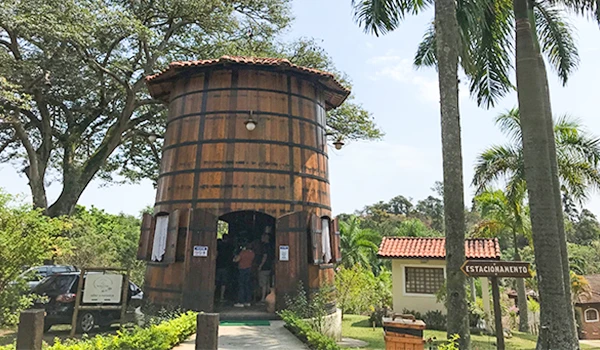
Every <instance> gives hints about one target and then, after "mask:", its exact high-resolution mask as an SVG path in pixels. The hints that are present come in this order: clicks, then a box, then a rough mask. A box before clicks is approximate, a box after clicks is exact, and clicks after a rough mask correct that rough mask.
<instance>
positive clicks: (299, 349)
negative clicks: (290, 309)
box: [173, 321, 308, 350]
mask: <svg viewBox="0 0 600 350" xmlns="http://www.w3.org/2000/svg"><path fill="white" fill-rule="evenodd" d="M195 344H196V335H193V336H192V337H191V338H190V339H188V340H186V341H185V342H183V343H181V344H180V345H178V346H176V347H174V348H173V350H194V346H195ZM237 349H264V350H307V349H308V347H306V346H305V345H304V344H303V343H302V342H301V341H300V340H298V338H296V337H295V336H294V335H293V334H291V333H290V332H289V331H288V330H287V329H285V328H283V321H271V325H270V326H256V327H254V326H253V327H250V326H221V327H219V350H237Z"/></svg>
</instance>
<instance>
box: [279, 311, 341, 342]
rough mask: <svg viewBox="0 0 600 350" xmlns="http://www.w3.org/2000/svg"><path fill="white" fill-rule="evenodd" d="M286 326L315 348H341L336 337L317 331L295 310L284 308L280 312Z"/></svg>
mask: <svg viewBox="0 0 600 350" xmlns="http://www.w3.org/2000/svg"><path fill="white" fill-rule="evenodd" d="M279 316H281V319H282V320H283V321H284V322H285V327H286V328H287V329H288V330H289V331H290V332H292V333H293V334H294V335H295V336H296V337H298V338H299V339H300V340H302V341H303V342H305V343H306V344H308V346H309V347H310V348H311V349H313V350H340V349H341V348H340V346H339V345H337V343H336V342H335V340H334V339H332V338H330V337H328V336H326V335H324V334H321V333H319V332H317V331H315V330H314V329H313V328H312V327H311V326H310V324H308V322H306V321H305V320H303V319H301V318H299V317H298V316H296V315H295V314H294V313H293V312H291V311H287V310H284V311H282V312H280V313H279Z"/></svg>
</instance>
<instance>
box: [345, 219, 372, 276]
mask: <svg viewBox="0 0 600 350" xmlns="http://www.w3.org/2000/svg"><path fill="white" fill-rule="evenodd" d="M360 223H361V222H360V219H359V218H358V217H356V216H354V217H352V218H351V219H350V220H349V221H341V222H340V248H341V251H342V263H341V264H342V265H343V266H345V267H351V266H353V265H355V264H362V265H363V266H369V265H370V262H371V261H372V260H373V259H374V258H375V255H376V254H377V249H378V248H379V243H380V242H381V236H380V235H378V234H377V233H376V232H374V231H372V230H369V229H362V228H361V227H360Z"/></svg>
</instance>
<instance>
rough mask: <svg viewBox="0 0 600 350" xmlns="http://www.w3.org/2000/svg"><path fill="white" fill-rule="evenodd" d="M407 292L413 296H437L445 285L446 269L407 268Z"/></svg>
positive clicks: (405, 271)
mask: <svg viewBox="0 0 600 350" xmlns="http://www.w3.org/2000/svg"><path fill="white" fill-rule="evenodd" d="M404 277H405V290H406V293H411V294H435V293H437V292H438V290H440V288H441V287H442V286H443V285H444V269H443V268H431V267H405V268H404Z"/></svg>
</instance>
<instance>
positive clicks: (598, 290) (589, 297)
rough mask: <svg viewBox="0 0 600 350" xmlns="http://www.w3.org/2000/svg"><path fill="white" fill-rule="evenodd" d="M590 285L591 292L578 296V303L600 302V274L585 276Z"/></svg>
mask: <svg viewBox="0 0 600 350" xmlns="http://www.w3.org/2000/svg"><path fill="white" fill-rule="evenodd" d="M583 277H585V279H586V280H587V281H588V283H589V285H590V293H584V294H582V295H580V296H578V297H577V304H594V303H600V274H597V275H586V276H583Z"/></svg>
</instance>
